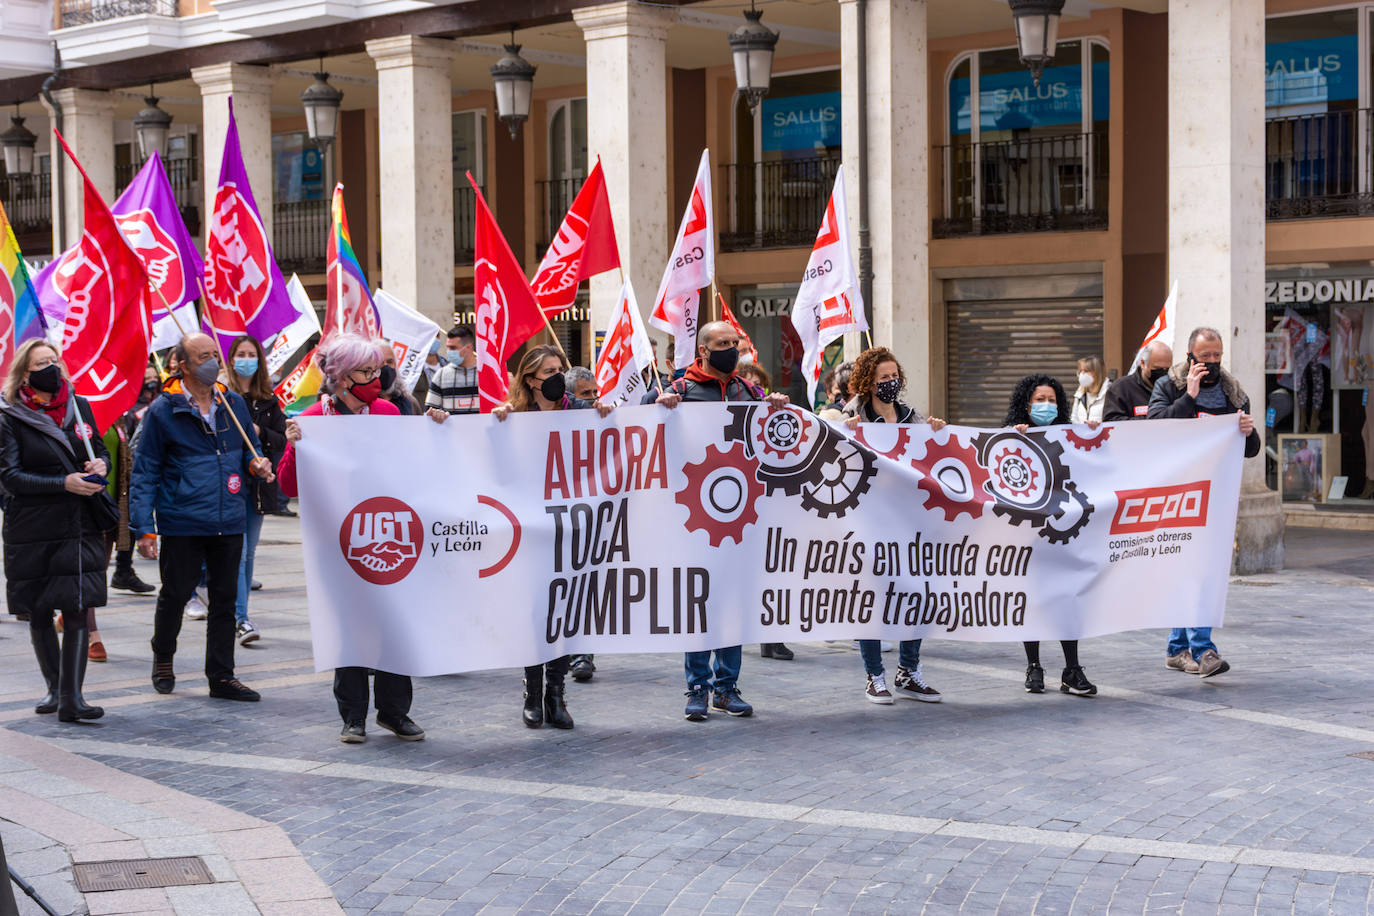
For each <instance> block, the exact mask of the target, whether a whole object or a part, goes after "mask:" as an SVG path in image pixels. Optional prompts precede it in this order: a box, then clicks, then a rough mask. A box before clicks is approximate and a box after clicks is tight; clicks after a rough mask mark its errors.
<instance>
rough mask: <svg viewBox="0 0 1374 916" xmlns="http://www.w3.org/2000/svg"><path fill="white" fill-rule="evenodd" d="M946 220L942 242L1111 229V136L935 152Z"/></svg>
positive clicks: (938, 226) (939, 232)
mask: <svg viewBox="0 0 1374 916" xmlns="http://www.w3.org/2000/svg"><path fill="white" fill-rule="evenodd" d="M935 162H936V163H938V164H939V165H940V167H941V168H942V169H943V170H944V194H945V200H944V216H943V217H942V218H940V219H936V220H934V222H933V226H932V235H933V236H934V237H935V238H957V237H960V236H973V235H994V234H1006V233H1013V232H1066V231H1076V230H1092V229H1106V228H1107V177H1108V174H1107V163H1108V157H1107V134H1106V132H1105V131H1099V132H1096V133H1089V134H1067V135H1064V136H1059V137H1027V138H1025V139H1020V140H996V141H990V142H985V143H963V144H951V145H947V146H937V147H935Z"/></svg>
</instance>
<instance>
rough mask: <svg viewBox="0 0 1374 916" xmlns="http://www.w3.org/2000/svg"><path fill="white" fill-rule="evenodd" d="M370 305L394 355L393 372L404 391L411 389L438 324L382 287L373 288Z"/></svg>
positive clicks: (422, 370)
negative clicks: (389, 342)
mask: <svg viewBox="0 0 1374 916" xmlns="http://www.w3.org/2000/svg"><path fill="white" fill-rule="evenodd" d="M372 304H373V305H375V306H377V314H378V315H379V316H380V317H381V319H382V334H383V335H384V336H385V337H386V339H387V340H389V341H391V349H392V351H393V352H394V353H395V354H396V374H397V375H398V376H400V379H401V384H403V385H404V386H405V390H406V391H412V390H414V388H415V386H416V384H418V383H419V381H420V375H421V373H423V372H424V371H425V356H426V355H428V353H429V345H430V344H432V343H434V338H435V337H436V336H438V334H439V326H438V325H437V324H435V323H434V322H433V321H430V320H429V319H428V318H426V317H425V316H424V315H421V314H420V313H419V312H417V311H415V310H414V309H413V308H411V307H410V306H408V305H406V304H405V303H404V302H402V301H401V300H400V299H397V298H396V297H395V296H393V295H391V294H390V293H388V292H387V291H386V290H381V289H379V290H377V292H376V293H375V294H374V295H373V297H372Z"/></svg>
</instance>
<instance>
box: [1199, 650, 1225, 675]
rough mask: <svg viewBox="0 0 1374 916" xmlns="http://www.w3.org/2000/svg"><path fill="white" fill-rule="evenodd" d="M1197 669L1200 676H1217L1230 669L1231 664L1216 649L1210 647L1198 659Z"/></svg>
mask: <svg viewBox="0 0 1374 916" xmlns="http://www.w3.org/2000/svg"><path fill="white" fill-rule="evenodd" d="M1197 669H1198V670H1197V675H1198V677H1216V676H1217V675H1218V674H1225V673H1226V672H1227V671H1230V670H1231V665H1230V663H1228V662H1227V661H1226V660H1225V659H1223V658H1222V657H1221V656H1220V655H1218V654H1217V650H1216V649H1208V650H1207V651H1206V652H1204V653H1202V657H1201V658H1199V659H1198V660H1197Z"/></svg>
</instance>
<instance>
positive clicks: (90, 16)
mask: <svg viewBox="0 0 1374 916" xmlns="http://www.w3.org/2000/svg"><path fill="white" fill-rule="evenodd" d="M58 9H59V11H60V15H61V17H62V28H64V29H66V28H70V27H72V26H74V25H90V24H91V23H92V22H106V21H108V20H110V19H120V18H122V17H124V16H175V15H176V14H177V0H62V3H61V5H60V6H59V7H58Z"/></svg>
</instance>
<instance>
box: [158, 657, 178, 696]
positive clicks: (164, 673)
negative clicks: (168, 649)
mask: <svg viewBox="0 0 1374 916" xmlns="http://www.w3.org/2000/svg"><path fill="white" fill-rule="evenodd" d="M176 685H177V676H176V674H174V673H173V672H172V660H171V658H158V657H157V656H154V657H153V689H154V690H156V691H157V692H158V693H171V692H172V688H173V687H175V686H176Z"/></svg>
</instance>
